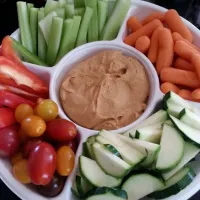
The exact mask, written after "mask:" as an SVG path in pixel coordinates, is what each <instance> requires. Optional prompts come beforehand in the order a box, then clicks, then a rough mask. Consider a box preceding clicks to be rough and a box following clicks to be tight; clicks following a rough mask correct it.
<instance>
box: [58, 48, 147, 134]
mask: <svg viewBox="0 0 200 200" xmlns="http://www.w3.org/2000/svg"><path fill="white" fill-rule="evenodd" d="M149 91H150V83H149V79H148V76H147V74H146V71H145V68H144V66H143V65H141V64H140V62H138V61H137V60H136V59H135V58H133V57H129V56H125V55H123V54H122V52H121V51H115V50H107V51H102V52H99V53H97V54H95V55H93V56H92V57H90V58H88V59H85V60H84V61H82V62H80V63H78V64H76V65H75V66H73V68H72V70H71V71H69V72H68V73H67V74H66V76H65V78H64V80H63V82H62V84H61V87H60V100H61V103H62V106H63V108H64V111H65V113H66V114H67V115H68V117H69V118H70V119H71V120H73V121H74V122H75V123H77V124H79V125H80V126H83V127H85V128H89V129H94V130H101V129H106V130H114V129H118V128H121V127H123V126H126V125H128V124H130V123H132V122H133V121H135V120H136V119H137V118H138V117H140V115H141V114H142V113H143V112H144V110H145V108H146V102H147V100H148V96H149Z"/></svg>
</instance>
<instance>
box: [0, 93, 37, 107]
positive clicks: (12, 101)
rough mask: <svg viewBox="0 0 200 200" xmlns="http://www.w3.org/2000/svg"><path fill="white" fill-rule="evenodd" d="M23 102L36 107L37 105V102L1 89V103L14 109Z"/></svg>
mask: <svg viewBox="0 0 200 200" xmlns="http://www.w3.org/2000/svg"><path fill="white" fill-rule="evenodd" d="M23 103H25V104H29V105H30V106H32V107H35V105H36V103H34V102H32V101H30V100H27V99H24V98H23V97H20V96H18V95H16V94H12V93H10V92H6V91H3V90H0V104H1V105H4V106H7V107H9V108H12V109H16V108H17V106H19V105H20V104H23Z"/></svg>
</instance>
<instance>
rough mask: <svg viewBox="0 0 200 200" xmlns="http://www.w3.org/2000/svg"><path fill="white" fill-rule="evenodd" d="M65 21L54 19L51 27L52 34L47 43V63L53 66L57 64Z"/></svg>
mask: <svg viewBox="0 0 200 200" xmlns="http://www.w3.org/2000/svg"><path fill="white" fill-rule="evenodd" d="M62 28H63V19H61V18H59V17H54V18H53V20H52V25H51V33H50V36H49V41H48V43H47V46H48V47H47V63H48V64H49V65H51V66H53V65H54V64H55V61H56V58H57V54H58V50H59V47H60V41H61V36H62Z"/></svg>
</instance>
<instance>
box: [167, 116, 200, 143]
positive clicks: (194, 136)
mask: <svg viewBox="0 0 200 200" xmlns="http://www.w3.org/2000/svg"><path fill="white" fill-rule="evenodd" d="M169 117H170V119H171V121H172V122H173V124H174V126H175V127H176V128H177V129H178V130H180V132H181V133H182V134H183V136H184V137H185V138H186V139H187V140H190V141H191V142H193V143H194V144H196V145H197V146H200V130H198V129H196V128H193V127H191V126H188V125H187V124H185V123H183V122H182V121H180V120H179V119H177V118H175V117H173V116H172V115H169Z"/></svg>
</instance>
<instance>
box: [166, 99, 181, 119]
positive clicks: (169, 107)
mask: <svg viewBox="0 0 200 200" xmlns="http://www.w3.org/2000/svg"><path fill="white" fill-rule="evenodd" d="M164 107H165V110H166V111H167V112H168V113H169V114H170V115H172V116H174V117H177V118H178V116H179V114H180V112H181V110H183V108H184V107H182V106H180V105H177V104H175V103H171V102H166V103H165V105H164Z"/></svg>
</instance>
